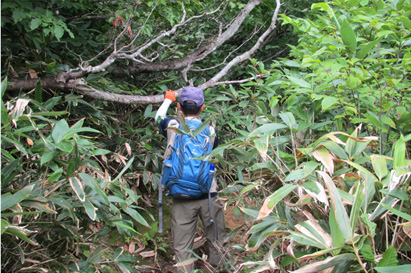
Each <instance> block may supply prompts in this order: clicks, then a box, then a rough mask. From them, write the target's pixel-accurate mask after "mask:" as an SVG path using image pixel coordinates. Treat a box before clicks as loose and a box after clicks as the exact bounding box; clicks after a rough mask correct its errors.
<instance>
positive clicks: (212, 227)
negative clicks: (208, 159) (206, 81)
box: [155, 87, 225, 272]
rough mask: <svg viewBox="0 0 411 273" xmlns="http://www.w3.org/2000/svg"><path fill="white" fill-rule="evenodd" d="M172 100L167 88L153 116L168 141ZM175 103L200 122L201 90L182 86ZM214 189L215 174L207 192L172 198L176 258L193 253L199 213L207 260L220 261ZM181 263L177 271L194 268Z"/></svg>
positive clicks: (221, 230)
mask: <svg viewBox="0 0 411 273" xmlns="http://www.w3.org/2000/svg"><path fill="white" fill-rule="evenodd" d="M174 101H175V93H174V91H171V90H169V91H166V94H165V98H164V102H163V104H162V105H161V106H160V108H159V109H158V111H157V113H156V116H155V120H156V122H158V125H159V127H160V131H161V133H162V134H163V135H164V136H165V137H167V144H169V143H170V141H171V139H170V138H172V137H174V136H175V134H172V133H171V131H172V130H170V129H168V130H166V129H167V128H170V127H178V126H179V122H178V120H176V119H172V118H166V117H165V116H166V114H167V110H168V108H169V107H170V105H171V103H172V102H174ZM177 107H178V109H179V110H180V111H181V112H182V113H183V115H184V118H185V120H186V121H187V123H189V121H199V122H201V120H200V118H199V115H200V113H201V112H202V111H203V110H204V94H203V90H201V89H200V88H196V87H184V88H183V90H182V92H181V94H180V102H178V103H177ZM215 135H216V134H215ZM217 145H218V137H217V136H215V138H214V145H213V148H216V147H217ZM163 175H164V173H163ZM217 192H218V186H217V179H216V178H214V179H213V181H212V184H211V188H210V191H209V194H204V195H202V196H200V197H198V198H197V199H192V200H187V199H178V198H173V207H172V227H171V230H172V236H173V246H174V251H175V256H176V260H177V262H182V261H185V260H187V259H189V258H192V254H191V253H190V252H189V251H191V250H193V245H194V236H195V232H196V227H197V220H198V217H200V219H201V221H202V223H203V226H204V231H205V235H206V237H207V241H208V245H209V251H210V259H209V263H210V264H211V265H212V266H214V267H218V266H220V265H221V264H222V260H223V256H224V253H225V251H224V240H225V222H224V213H223V208H222V204H221V202H220V200H218V196H217ZM210 201H211V202H210ZM210 216H211V217H210ZM187 250H189V251H187ZM183 264H184V265H182V266H180V267H178V271H179V272H191V270H193V269H194V263H191V264H188V265H186V263H183Z"/></svg>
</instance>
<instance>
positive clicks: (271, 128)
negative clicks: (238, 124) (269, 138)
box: [248, 123, 287, 138]
mask: <svg viewBox="0 0 411 273" xmlns="http://www.w3.org/2000/svg"><path fill="white" fill-rule="evenodd" d="M284 128H287V127H286V126H285V125H284V124H281V123H267V124H264V125H262V126H260V127H258V128H257V129H255V130H254V131H252V132H251V133H250V134H249V135H248V138H251V137H253V136H257V135H272V134H274V132H275V131H277V130H278V129H284Z"/></svg>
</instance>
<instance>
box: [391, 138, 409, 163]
mask: <svg viewBox="0 0 411 273" xmlns="http://www.w3.org/2000/svg"><path fill="white" fill-rule="evenodd" d="M405 151H406V146H405V141H404V136H403V135H401V137H400V139H399V140H398V141H397V142H396V143H395V146H394V156H393V160H394V169H396V168H400V167H404V166H405Z"/></svg>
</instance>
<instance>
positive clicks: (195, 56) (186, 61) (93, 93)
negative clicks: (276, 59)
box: [7, 0, 281, 104]
mask: <svg viewBox="0 0 411 273" xmlns="http://www.w3.org/2000/svg"><path fill="white" fill-rule="evenodd" d="M260 3H261V0H250V1H249V2H248V3H247V5H246V6H245V7H244V8H243V9H242V11H241V12H240V14H239V15H238V16H237V17H236V18H235V19H234V20H233V22H232V24H231V25H230V26H229V27H228V28H227V29H226V31H224V32H222V33H220V35H219V36H218V37H217V38H216V39H215V40H214V41H213V42H211V43H209V44H207V45H204V46H202V47H200V48H198V49H197V50H196V51H195V52H193V53H191V54H190V55H187V56H186V57H184V58H182V59H181V60H177V61H168V62H162V63H141V64H134V66H133V69H132V70H131V72H133V73H136V72H155V71H168V70H181V69H184V68H186V69H187V70H188V69H190V67H191V65H192V64H193V63H194V62H197V61H200V60H202V59H204V58H205V57H206V56H207V55H209V54H210V53H211V52H213V51H214V50H215V49H216V48H217V47H219V46H221V45H222V44H223V43H224V42H226V41H227V40H228V39H229V38H231V37H232V36H233V35H234V34H235V33H236V32H237V31H238V29H239V27H240V25H241V24H242V22H243V21H244V20H245V18H246V17H247V16H248V14H249V13H250V12H251V11H252V10H253V9H254V8H255V7H256V6H257V5H259V4H260ZM276 3H277V7H276V9H275V11H274V14H273V16H272V21H271V24H270V26H269V27H268V29H267V30H266V31H265V32H264V33H263V34H262V35H261V36H260V37H259V39H258V40H257V42H256V43H255V44H254V46H253V47H252V48H251V49H250V50H248V51H247V52H245V53H243V54H242V55H239V56H237V57H235V58H233V59H232V60H231V61H230V62H229V63H228V64H226V65H225V66H224V67H223V69H221V70H220V71H219V72H218V73H217V74H215V75H214V77H212V78H211V79H210V80H208V81H206V82H205V83H203V84H201V85H200V86H199V87H200V88H202V89H203V90H205V89H207V88H210V87H214V86H217V85H220V84H233V83H244V82H247V81H249V80H253V79H256V78H259V77H260V76H256V77H253V78H250V79H241V80H234V81H230V80H226V81H220V79H222V78H223V77H224V76H225V75H227V73H228V71H229V70H230V69H231V68H233V67H234V66H235V65H237V64H238V63H240V62H243V61H245V60H248V58H250V57H251V56H252V55H253V54H254V53H255V51H256V50H257V49H258V48H259V47H260V46H261V44H262V43H263V42H264V40H265V38H266V37H267V36H268V35H269V34H270V33H271V32H272V31H273V30H274V29H275V27H276V25H275V23H276V20H277V16H278V12H279V9H280V6H281V3H280V0H276ZM213 12H215V11H213ZM198 16H202V15H198ZM183 18H184V16H183ZM193 18H195V16H193V17H191V18H189V19H188V20H186V21H185V20H183V19H182V21H180V23H179V24H176V25H175V26H174V27H173V28H172V29H171V30H169V31H167V32H164V33H163V34H161V35H159V36H158V37H156V38H155V39H153V40H151V41H150V42H149V43H147V44H146V45H145V46H142V47H141V48H139V49H138V50H136V51H135V52H134V53H132V54H126V53H119V52H115V51H114V52H113V53H112V54H111V55H110V56H108V57H107V58H106V59H105V60H104V61H103V62H102V63H101V64H99V65H97V66H89V67H86V68H81V69H80V71H68V72H61V73H59V74H58V75H56V76H55V77H50V78H45V79H41V80H40V81H41V85H42V87H43V88H45V89H65V90H75V91H78V92H80V93H82V94H84V95H86V96H90V97H92V98H95V99H98V100H104V101H111V102H117V103H123V104H151V103H160V102H162V101H163V95H162V94H161V95H148V96H142V95H124V94H115V93H111V92H106V91H102V90H97V89H95V88H93V87H91V86H89V85H87V83H86V81H85V80H84V78H83V77H84V76H85V75H87V74H90V73H98V72H101V71H104V70H105V69H106V68H107V67H109V66H110V65H112V64H113V63H114V62H115V61H116V60H117V59H118V58H136V57H137V56H139V54H141V53H142V51H143V50H144V49H146V48H147V47H148V46H149V45H151V44H153V43H155V41H159V40H160V39H161V37H165V36H166V35H171V34H172V33H174V32H175V30H176V28H177V27H178V26H181V25H183V24H185V23H187V22H188V21H190V20H193ZM124 49H125V48H124V47H123V48H122V50H124ZM186 72H187V71H184V73H186ZM38 81H39V79H24V80H13V79H11V80H9V85H8V87H7V90H8V91H16V90H25V91H29V90H32V89H34V88H35V86H36V84H37V82H38ZM186 81H188V82H191V80H188V79H186ZM180 92H181V89H179V90H176V93H177V96H179V94H180Z"/></svg>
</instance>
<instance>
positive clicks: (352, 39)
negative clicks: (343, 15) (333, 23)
mask: <svg viewBox="0 0 411 273" xmlns="http://www.w3.org/2000/svg"><path fill="white" fill-rule="evenodd" d="M341 38H342V40H343V42H344V45H345V46H346V47H347V49H348V50H349V51H351V53H355V51H356V50H357V38H356V36H355V33H354V30H353V29H352V27H351V25H350V23H349V22H348V21H347V19H344V21H343V23H342V25H341Z"/></svg>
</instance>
